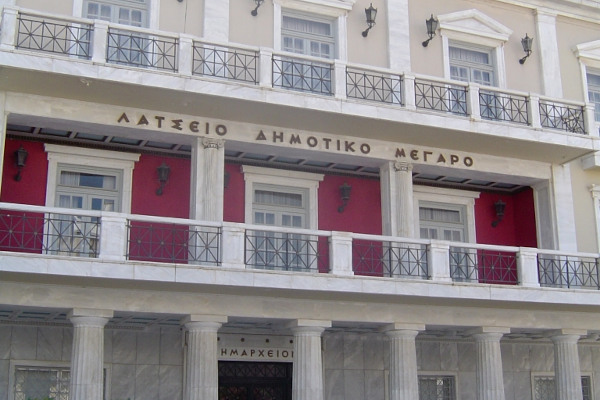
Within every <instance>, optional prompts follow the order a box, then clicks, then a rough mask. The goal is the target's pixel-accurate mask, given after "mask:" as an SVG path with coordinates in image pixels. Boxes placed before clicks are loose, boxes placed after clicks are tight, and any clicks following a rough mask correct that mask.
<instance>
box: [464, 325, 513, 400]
mask: <svg viewBox="0 0 600 400" xmlns="http://www.w3.org/2000/svg"><path fill="white" fill-rule="evenodd" d="M507 332H508V330H506V331H505V330H493V331H489V330H486V329H481V330H480V331H479V332H477V333H475V334H474V335H473V338H474V339H475V346H476V351H477V399H479V400H504V375H503V372H502V354H501V352H500V339H502V336H503V334H504V333H507Z"/></svg>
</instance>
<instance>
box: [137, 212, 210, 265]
mask: <svg viewBox="0 0 600 400" xmlns="http://www.w3.org/2000/svg"><path fill="white" fill-rule="evenodd" d="M127 230H128V232H127V238H128V239H127V242H128V246H127V259H128V260H136V261H153V262H171V263H181V264H208V265H220V264H221V228H218V227H210V226H201V225H180V224H162V223H149V222H142V221H128V222H127Z"/></svg>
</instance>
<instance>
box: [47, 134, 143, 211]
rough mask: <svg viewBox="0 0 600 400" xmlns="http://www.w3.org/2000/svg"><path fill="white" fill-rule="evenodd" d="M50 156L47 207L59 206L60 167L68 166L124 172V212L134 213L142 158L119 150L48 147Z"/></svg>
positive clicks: (122, 188) (122, 203)
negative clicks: (136, 171) (136, 169)
mask: <svg viewBox="0 0 600 400" xmlns="http://www.w3.org/2000/svg"><path fill="white" fill-rule="evenodd" d="M45 150H46V153H47V157H48V179H47V182H46V206H47V207H55V206H56V204H55V201H56V186H57V184H58V172H59V170H60V167H59V164H60V166H62V165H65V164H68V165H74V166H82V167H89V168H92V169H93V168H98V169H104V170H121V171H122V187H121V188H120V192H121V199H120V206H121V207H120V211H119V212H121V213H125V214H130V213H131V190H132V189H131V187H132V183H133V168H134V165H135V163H136V162H137V161H138V160H139V158H140V155H139V154H134V153H122V152H117V151H108V150H96V149H86V148H80V147H71V146H60V145H54V144H45Z"/></svg>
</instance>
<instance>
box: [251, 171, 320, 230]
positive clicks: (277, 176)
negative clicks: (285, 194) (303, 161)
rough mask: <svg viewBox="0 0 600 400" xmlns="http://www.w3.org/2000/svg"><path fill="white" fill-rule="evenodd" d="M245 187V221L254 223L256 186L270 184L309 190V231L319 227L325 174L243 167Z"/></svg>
mask: <svg viewBox="0 0 600 400" xmlns="http://www.w3.org/2000/svg"><path fill="white" fill-rule="evenodd" d="M242 172H243V174H244V180H245V182H246V187H245V221H246V223H247V224H251V223H252V202H253V201H252V199H253V198H254V196H253V192H254V184H255V183H260V184H270V185H278V186H287V187H297V188H301V189H307V190H308V208H307V210H308V219H307V220H308V223H309V226H308V227H307V228H308V229H312V230H315V229H317V228H318V225H319V221H318V218H319V208H318V206H319V198H318V189H319V182H321V181H322V180H323V178H324V175H323V174H313V173H309V172H296V171H287V170H281V169H275V168H261V167H252V166H249V165H243V166H242Z"/></svg>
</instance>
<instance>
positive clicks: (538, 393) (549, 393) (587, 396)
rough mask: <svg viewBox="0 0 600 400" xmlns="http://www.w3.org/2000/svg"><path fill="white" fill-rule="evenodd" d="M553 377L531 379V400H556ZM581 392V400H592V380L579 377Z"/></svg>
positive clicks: (586, 377)
mask: <svg viewBox="0 0 600 400" xmlns="http://www.w3.org/2000/svg"><path fill="white" fill-rule="evenodd" d="M554 380H555V379H554V377H553V376H534V377H533V400H553V399H556V387H555V386H554ZM581 391H582V392H583V400H592V398H593V397H592V380H591V378H590V377H589V376H582V377H581Z"/></svg>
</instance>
